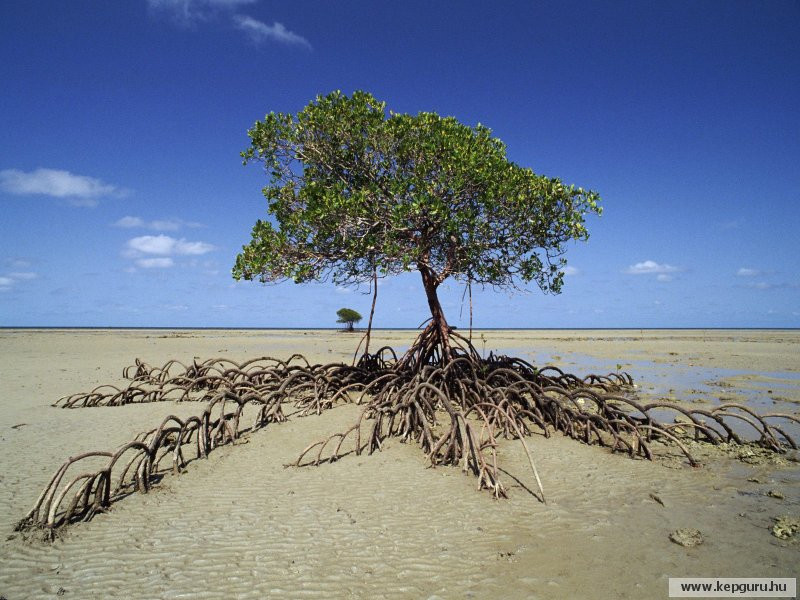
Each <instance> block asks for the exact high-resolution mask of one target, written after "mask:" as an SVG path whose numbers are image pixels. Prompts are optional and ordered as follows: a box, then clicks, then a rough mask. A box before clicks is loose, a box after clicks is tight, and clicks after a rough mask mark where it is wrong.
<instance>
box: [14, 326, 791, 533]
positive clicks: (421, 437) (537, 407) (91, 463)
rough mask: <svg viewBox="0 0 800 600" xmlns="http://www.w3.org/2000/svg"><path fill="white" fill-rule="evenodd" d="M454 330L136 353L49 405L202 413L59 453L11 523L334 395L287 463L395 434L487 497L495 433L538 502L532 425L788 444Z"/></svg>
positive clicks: (140, 476)
mask: <svg viewBox="0 0 800 600" xmlns="http://www.w3.org/2000/svg"><path fill="white" fill-rule="evenodd" d="M460 340H463V338H460V339H459V338H454V342H453V345H452V347H453V348H454V349H455V350H453V351H452V352H451V353H450V355H449V357H448V358H447V360H446V361H444V360H442V359H441V355H437V353H436V352H429V351H428V350H427V349H426V348H420V347H412V350H411V351H410V352H414V353H415V354H412V355H411V357H412V358H411V359H409V358H408V356H409V355H408V354H407V355H405V356H404V357H403V358H402V359H400V360H398V359H397V357H396V355H395V354H394V352H393V351H392V350H391V349H390V348H381V349H380V350H378V351H377V352H376V353H375V354H372V355H367V356H364V357H362V358H361V360H360V361H359V363H358V365H356V366H350V365H344V364H328V365H311V364H309V363H308V361H306V360H305V358H303V357H302V356H300V355H294V356H292V357H290V359H289V360H287V361H281V360H277V359H272V358H259V359H254V360H250V361H247V362H244V363H236V362H234V361H230V360H227V359H212V360H208V361H205V362H202V363H197V362H194V363H192V364H191V365H188V366H187V365H184V364H182V363H179V362H177V361H169V362H168V363H166V364H165V365H164V366H163V367H150V366H148V365H146V364H145V363H142V362H140V361H138V360H137V361H136V363H135V364H134V365H132V366H131V367H128V368H126V369H125V371H124V373H123V375H124V376H125V377H126V378H129V379H131V380H132V381H131V383H130V385H129V386H128V387H126V388H116V387H113V386H105V387H102V386H101V388H96V389H95V390H92V391H91V392H89V393H86V394H77V395H73V396H68V397H66V398H62V399H61V400H59V401H58V402H57V403H56V405H57V406H62V407H65V408H67V407H69V408H74V407H78V406H115V405H121V404H125V403H128V402H147V401H159V400H161V401H164V400H176V401H180V400H188V399H194V400H205V402H206V404H205V407H204V410H203V411H202V413H201V414H199V415H198V416H194V417H190V418H188V419H185V420H182V419H179V418H178V417H175V416H169V417H167V418H166V419H164V420H163V422H162V423H161V424H160V425H159V426H158V427H157V428H155V429H153V430H151V431H148V432H144V433H142V434H140V435H139V436H137V437H136V439H134V440H132V441H131V442H129V443H128V444H125V445H124V446H122V447H121V448H119V449H117V450H116V451H114V452H91V453H86V454H82V455H79V456H75V457H71V458H69V459H68V460H67V461H66V462H65V463H64V464H63V465H61V467H59V469H58V470H57V471H56V472H55V474H54V475H53V477H52V478H51V480H50V481H49V483H48V485H47V486H46V487H45V489H44V490H43V491H42V493H41V495H40V496H39V498H38V500H37V501H36V503H35V504H34V506H33V508H32V509H31V511H30V512H29V513H28V514H27V515H26V516H25V517H24V518H23V519H22V520H21V521H20V522H19V523H18V525H17V529H18V530H27V529H41V530H44V531H45V533H46V535H47V536H49V537H52V536H53V535H54V533H55V532H56V531H57V530H58V528H60V527H62V526H64V525H66V524H68V523H72V522H76V521H80V520H89V519H91V518H92V517H93V516H94V515H95V514H97V513H98V512H103V511H105V510H107V509H108V508H109V506H110V505H111V504H112V503H113V502H114V501H116V500H119V499H121V498H123V497H125V496H127V495H129V494H130V493H132V492H135V491H139V492H141V493H146V492H147V491H148V490H149V489H150V487H151V486H152V485H153V483H155V482H156V481H158V480H159V479H160V478H161V477H162V476H163V475H164V474H165V473H166V472H169V471H170V470H171V471H172V472H174V473H178V472H180V471H181V470H182V469H183V468H184V467H185V466H186V464H188V462H190V461H191V460H194V459H196V458H203V457H207V456H208V453H209V452H211V451H212V450H213V449H214V448H216V447H218V446H222V445H225V444H230V443H232V442H234V441H236V440H237V439H238V438H239V437H240V436H241V435H242V433H243V432H244V431H255V430H257V429H261V428H263V427H264V426H266V425H267V424H268V423H274V422H281V421H284V420H286V418H287V417H286V415H285V411H284V408H285V407H286V405H287V404H288V405H291V406H292V407H293V409H294V412H293V413H292V414H296V415H299V416H303V415H307V414H312V413H313V414H319V413H321V412H322V411H324V410H326V409H328V408H331V407H333V406H334V405H336V404H337V403H346V402H356V403H358V404H361V405H362V406H363V408H362V411H361V413H360V415H359V417H358V419H357V420H356V422H355V423H354V424H353V425H352V426H351V427H350V428H349V429H347V430H346V431H343V432H340V433H335V434H333V435H331V436H329V437H327V438H326V439H323V440H320V441H317V442H315V443H313V444H311V445H310V446H308V447H307V448H305V449H304V450H303V452H302V453H301V454H300V455H299V456H298V458H297V460H296V461H295V462H294V463H292V464H293V465H295V466H305V465H319V464H320V463H322V462H330V461H334V460H337V459H339V458H340V457H341V456H343V454H344V453H345V452H349V451H351V450H354V451H355V453H356V454H361V453H363V452H364V451H366V452H368V453H372V452H374V451H376V450H380V449H381V447H382V445H383V443H384V442H385V441H386V440H387V438H390V437H396V438H399V439H400V440H401V441H403V442H406V441H408V442H415V443H417V444H418V445H419V446H420V448H421V449H422V451H423V452H424V453H425V455H426V457H427V459H428V460H429V461H430V465H431V466H432V467H436V466H440V465H451V466H458V467H460V468H461V469H462V470H463V471H464V472H465V473H471V474H473V475H474V476H475V477H476V478H477V481H478V487H479V489H488V490H491V491H492V493H493V495H494V496H495V497H497V498H500V497H505V496H506V495H507V490H506V488H505V487H504V486H503V484H502V482H501V481H500V478H499V472H500V469H499V468H498V465H497V446H498V440H499V439H500V438H504V439H513V440H519V441H520V443H521V444H522V446H523V449H524V451H525V453H526V456H527V459H528V462H529V465H530V467H531V471H532V474H533V477H534V479H535V481H536V488H537V489H538V496H539V498H540V500H542V501H545V494H544V489H543V485H542V482H541V479H540V476H539V473H538V471H537V469H536V464H535V461H534V455H533V452H532V450H531V447H530V444H528V443H527V442H526V438H528V439H529V438H530V436H531V435H532V434H534V433H538V434H539V435H542V436H544V437H549V436H550V435H551V434H552V433H553V432H554V431H559V432H561V433H563V434H564V435H567V436H569V437H571V438H573V439H576V440H579V441H581V442H584V443H587V444H598V445H600V446H604V447H607V448H609V449H611V451H613V452H623V453H626V454H628V455H629V456H631V457H642V458H646V459H653V457H654V444H660V445H667V446H670V447H673V448H675V449H677V450H678V451H679V452H680V453H682V454H683V455H684V456H685V458H686V461H687V462H688V464H690V465H692V466H697V465H698V461H697V460H696V459H695V458H694V457H693V456H692V454H691V453H690V450H689V447H690V444H688V443H687V442H689V441H691V442H693V443H707V444H710V445H718V444H721V443H729V444H746V443H755V444H758V445H760V446H762V447H764V448H766V449H768V450H770V451H774V452H785V451H786V450H788V449H796V448H797V446H796V443H795V440H794V439H793V438H792V437H791V436H790V435H789V434H788V433H787V432H786V429H785V425H784V426H783V427H781V426H779V423H780V422H781V421H782V422H783V423H786V422H793V424H795V425H796V424H800V419H798V418H797V417H796V416H793V415H789V414H782V413H773V414H765V415H759V414H758V413H756V412H755V411H753V410H752V409H750V408H749V407H746V406H743V405H739V404H722V405H719V406H715V407H713V408H709V409H699V408H693V409H692V408H684V407H681V406H678V405H675V404H671V403H667V402H660V401H659V402H651V403H648V404H642V403H640V402H639V401H638V400H637V399H636V396H635V390H634V387H633V384H632V380H631V378H630V376H629V375H627V374H625V373H611V374H609V375H606V376H599V375H588V376H586V377H584V378H578V377H576V376H574V375H571V374H567V373H564V372H563V371H561V370H560V369H558V368H556V367H545V368H543V369H536V368H535V367H533V366H532V365H530V364H529V363H527V362H525V361H524V360H521V359H519V358H509V357H504V356H494V355H491V354H490V355H489V357H488V358H485V359H484V358H481V357H480V356H478V354H477V352H474V349H471V350H470V348H471V345H469V346H467V344H468V342H466V340H463V342H466V344H464V343H463V342H462V341H460ZM465 346H466V347H467V350H466V351H462V350H463V348H464V347H465ZM421 360H425V361H427V362H420V361H421ZM198 396H199V397H198ZM247 407H251V409H252V410H254V411H255V417H254V418H253V420H252V426H251V427H250V428H249V429H242V428H241V426H240V422H241V420H242V418H243V413H244V411H245V409H246V408H247ZM249 413H250V410H248V414H249ZM656 415H658V416H659V417H660V419H657V418H656ZM735 424H736V425H738V427H734V425H735ZM167 457H169V458H167Z"/></svg>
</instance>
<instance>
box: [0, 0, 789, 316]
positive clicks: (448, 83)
mask: <svg viewBox="0 0 800 600" xmlns="http://www.w3.org/2000/svg"><path fill="white" fill-rule="evenodd" d="M799 28H800V4H798V3H797V2H795V1H790V0H770V1H765V2H757V1H754V0H747V1H735V0H720V1H714V0H703V1H700V2H697V1H694V0H692V1H673V2H662V1H653V2H649V1H645V0H636V1H632V2H623V1H613V2H611V1H609V2H595V1H586V2H578V1H574V2H563V1H552V2H504V3H488V2H457V3H452V2H440V3H430V2H416V1H407V2H402V3H388V2H374V1H369V2H367V1H352V2H302V1H296V2H275V1H268V0H129V1H127V2H107V1H100V0H98V1H88V0H85V1H84V0H74V1H71V2H60V1H56V0H52V1H47V2H42V1H37V0H27V1H24V2H23V1H17V2H13V1H11V2H3V3H0V57H1V60H0V80H2V82H3V85H2V88H3V91H2V93H0V119H2V143H1V144H0V205H2V221H1V223H2V225H0V232H2V236H0V325H7V326H13V325H26V326H35V325H43V326H57V325H70V326H81V325H87V326H226V327H237V326H252V327H290V326H299V327H315V326H323V327H330V326H335V319H336V316H335V312H336V310H337V309H338V308H341V307H343V306H347V307H352V308H355V309H356V310H358V311H360V312H361V313H362V314H364V315H365V316H366V315H367V314H368V312H369V302H370V298H369V297H368V296H366V295H364V294H362V293H360V292H359V291H357V290H347V289H337V288H335V287H334V286H333V285H330V284H312V285H302V286H298V285H294V284H289V283H287V284H281V285H278V286H263V285H261V284H258V283H253V282H242V283H235V282H234V281H233V280H232V279H231V277H230V269H231V267H232V265H233V261H234V258H235V256H236V254H237V252H238V251H239V249H240V248H241V246H242V245H243V244H245V243H246V242H247V241H248V240H249V232H250V229H251V227H252V225H253V223H254V222H255V220H256V219H258V218H263V217H264V216H265V201H264V200H263V197H262V196H261V194H260V189H261V187H262V186H263V185H264V184H265V183H266V179H265V177H264V175H263V173H262V171H261V170H260V169H259V167H258V166H257V165H249V166H248V167H243V166H242V165H241V159H240V157H239V152H240V151H241V150H243V149H244V148H245V147H246V146H247V144H248V139H247V135H246V131H247V129H248V128H249V127H250V126H251V125H252V123H253V122H254V121H255V120H257V119H260V118H263V116H264V115H265V114H266V113H268V112H270V111H273V110H274V111H282V112H297V111H298V110H300V109H302V108H303V106H305V105H306V104H307V103H308V102H309V101H310V100H311V99H313V98H314V97H315V96H316V95H317V94H320V93H323V94H324V93H328V92H330V91H332V90H335V89H341V90H343V91H344V92H346V93H351V92H352V91H354V90H356V89H364V90H367V91H369V92H371V93H373V94H374V95H375V96H377V97H378V98H380V99H382V100H385V101H386V102H387V103H388V106H389V108H391V109H392V110H394V111H396V112H410V113H416V112H418V111H423V110H425V111H436V112H438V113H440V114H446V115H453V116H455V117H457V118H458V119H459V120H461V121H462V122H464V123H468V124H476V123H478V122H481V123H483V124H485V125H487V126H489V127H491V128H492V129H493V130H494V132H495V134H496V135H497V136H498V137H500V138H501V139H502V140H503V141H504V142H505V143H506V144H507V146H508V154H509V157H510V158H511V159H512V160H514V161H516V162H518V163H520V164H522V165H524V166H529V167H531V168H532V169H533V170H534V171H536V172H537V173H542V174H546V175H549V176H557V177H561V178H562V179H563V180H565V181H566V182H568V183H574V184H576V185H580V186H582V187H585V188H590V189H594V190H597V191H598V192H599V193H600V194H601V197H602V199H603V206H604V214H603V216H602V217H601V218H599V219H592V220H591V221H590V222H589V223H588V227H589V230H590V232H591V238H590V240H589V242H588V243H585V244H580V245H575V246H572V247H571V248H570V249H569V251H568V253H567V256H566V257H567V259H568V262H569V271H568V274H567V277H566V282H565V286H564V291H563V293H562V294H561V295H559V296H544V295H542V294H541V293H540V292H538V291H537V290H535V289H532V290H531V292H530V293H525V294H517V295H514V296H510V295H508V294H504V293H495V292H492V291H491V290H485V291H483V292H481V291H476V292H475V297H474V301H475V324H476V326H481V327H617V326H622V327H671V326H676V327H693V326H700V327H704V326H705V327H720V326H734V327H761V326H764V327H798V326H800V266H798V254H799V253H798V250H800V242H798V233H797V230H798V224H799V223H800V220H799V219H798V212H797V211H798V208H797V207H798V200H800V167H799V165H800V109H798V106H800V104H799V103H798V98H800V38H798V36H797V31H798V29H799ZM462 292H463V289H460V288H458V287H456V286H451V287H449V288H446V289H445V290H444V291H443V304H444V307H445V310H446V311H447V314H448V318H449V320H450V321H451V323H454V324H457V325H461V326H464V325H466V324H467V315H468V309H467V308H463V310H462V302H461V297H462ZM426 314H427V306H426V303H425V299H424V295H423V293H422V289H421V286H420V282H419V281H418V276H417V275H416V274H409V275H407V276H402V277H398V278H394V279H389V280H385V281H383V282H382V285H381V286H380V287H379V296H378V309H377V311H376V321H375V325H376V326H379V327H415V326H417V325H418V324H419V322H420V321H422V320H423V319H424V318H425V316H426Z"/></svg>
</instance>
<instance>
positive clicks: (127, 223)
mask: <svg viewBox="0 0 800 600" xmlns="http://www.w3.org/2000/svg"><path fill="white" fill-rule="evenodd" d="M144 226H145V223H144V221H142V220H141V219H140V218H139V217H122V218H121V219H120V220H119V221H117V222H116V223H114V227H123V228H125V229H133V228H135V227H144Z"/></svg>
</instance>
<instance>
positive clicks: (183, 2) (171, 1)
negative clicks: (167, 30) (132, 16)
mask: <svg viewBox="0 0 800 600" xmlns="http://www.w3.org/2000/svg"><path fill="white" fill-rule="evenodd" d="M256 1H257V0H147V4H148V6H149V7H150V9H151V10H152V11H153V12H155V13H158V14H164V15H167V16H168V17H170V18H171V19H172V20H174V21H175V22H176V23H178V24H179V25H192V24H194V23H196V22H197V21H206V20H208V19H210V18H211V17H212V16H213V15H214V14H215V13H217V12H219V11H220V10H235V9H236V8H238V7H239V6H243V5H245V4H253V3H254V2H256Z"/></svg>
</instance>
